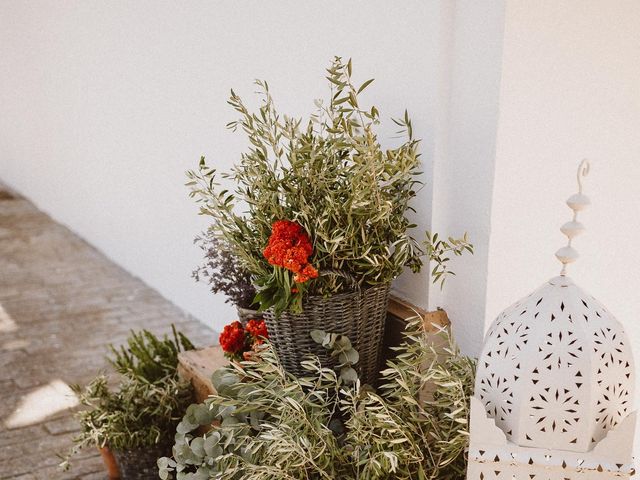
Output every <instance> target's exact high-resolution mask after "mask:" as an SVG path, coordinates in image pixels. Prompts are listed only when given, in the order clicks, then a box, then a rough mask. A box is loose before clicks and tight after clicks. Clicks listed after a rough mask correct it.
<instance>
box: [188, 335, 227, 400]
mask: <svg viewBox="0 0 640 480" xmlns="http://www.w3.org/2000/svg"><path fill="white" fill-rule="evenodd" d="M228 364H229V360H227V359H226V358H225V356H224V352H223V351H222V348H220V346H219V345H216V346H214V347H207V348H201V349H199V350H189V351H187V352H182V353H180V354H179V355H178V374H179V375H180V378H182V379H184V380H187V381H190V382H191V385H193V389H194V395H195V400H196V402H198V403H202V402H203V401H204V400H205V399H206V398H207V397H208V396H209V395H213V394H214V393H216V391H215V389H214V388H213V384H212V383H211V375H212V374H213V372H215V371H216V370H217V369H218V368H220V367H224V366H225V365H228Z"/></svg>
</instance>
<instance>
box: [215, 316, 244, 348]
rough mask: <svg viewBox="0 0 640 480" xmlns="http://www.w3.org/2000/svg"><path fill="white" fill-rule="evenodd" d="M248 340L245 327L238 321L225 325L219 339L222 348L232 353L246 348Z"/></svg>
mask: <svg viewBox="0 0 640 480" xmlns="http://www.w3.org/2000/svg"><path fill="white" fill-rule="evenodd" d="M246 340H247V339H246V334H245V332H244V328H243V327H242V324H241V323H240V322H238V321H235V322H233V323H230V324H229V325H225V327H224V329H223V330H222V333H221V334H220V338H219V339H218V341H219V342H220V346H221V347H222V350H224V351H225V352H226V353H230V354H235V353H240V352H241V351H242V350H243V349H244V348H245V344H246V343H247V342H246Z"/></svg>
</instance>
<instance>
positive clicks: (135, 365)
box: [62, 326, 193, 468]
mask: <svg viewBox="0 0 640 480" xmlns="http://www.w3.org/2000/svg"><path fill="white" fill-rule="evenodd" d="M172 329H173V337H172V338H169V337H167V336H165V337H164V338H163V339H159V338H157V337H156V336H155V335H153V334H152V333H150V332H148V331H147V330H142V331H140V332H137V333H136V332H131V336H130V337H129V339H128V342H127V345H126V346H123V347H121V348H119V349H115V348H114V347H113V346H112V347H111V350H112V353H113V358H110V359H109V362H110V363H111V364H112V365H113V366H114V367H115V369H116V371H117V372H118V373H119V374H120V377H119V382H118V385H117V388H115V389H114V388H110V383H111V382H110V379H109V378H108V377H107V376H106V375H103V374H102V375H99V376H97V377H96V378H94V379H93V380H92V381H91V382H90V383H89V384H88V385H86V386H85V387H81V386H79V385H73V386H72V388H73V390H74V392H75V393H76V394H77V395H78V397H79V399H80V402H81V404H82V405H84V406H85V407H86V408H84V409H83V410H81V411H79V412H78V413H77V414H76V419H77V420H78V421H79V423H80V425H81V427H82V428H81V432H80V434H79V435H78V436H76V437H75V438H74V443H75V445H74V447H73V449H72V451H71V452H70V454H69V455H68V456H67V457H66V460H65V461H64V462H63V464H62V466H63V467H64V468H68V467H69V458H70V457H71V456H73V455H74V454H76V453H77V452H78V451H79V450H81V449H82V448H84V447H87V446H96V445H97V446H99V447H104V446H105V445H108V446H109V448H111V449H115V450H129V449H133V448H138V447H146V446H151V445H156V444H161V445H170V443H171V441H172V437H173V434H174V432H175V427H176V425H177V424H178V422H179V421H180V419H181V418H182V416H183V415H184V413H185V411H186V409H187V407H188V406H189V404H190V403H191V402H192V401H193V394H192V389H191V385H190V384H188V383H185V382H182V381H180V380H179V378H178V374H177V365H178V353H179V352H180V351H181V350H185V349H191V348H193V345H192V343H191V342H190V341H189V340H188V339H187V338H186V337H185V336H184V335H183V334H182V333H178V332H177V331H176V329H175V327H173V326H172Z"/></svg>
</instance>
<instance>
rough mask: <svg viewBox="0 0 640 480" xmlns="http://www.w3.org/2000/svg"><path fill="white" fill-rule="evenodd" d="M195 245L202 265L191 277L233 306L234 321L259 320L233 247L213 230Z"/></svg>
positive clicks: (252, 291) (251, 289)
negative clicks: (202, 259)
mask: <svg viewBox="0 0 640 480" xmlns="http://www.w3.org/2000/svg"><path fill="white" fill-rule="evenodd" d="M195 243H196V244H197V245H198V246H199V247H200V248H201V249H202V250H203V251H204V257H205V262H204V263H203V264H202V265H200V266H199V267H198V268H197V269H196V270H194V271H193V275H192V276H193V278H194V279H195V280H196V281H198V282H200V281H203V282H206V283H208V284H209V287H210V290H211V292H213V293H223V294H225V295H226V296H227V299H226V301H225V302H227V303H229V302H230V303H232V304H234V305H235V306H236V309H237V311H238V319H239V320H240V322H242V323H243V324H246V323H247V322H248V321H249V320H251V319H261V318H262V314H261V313H259V312H258V311H257V310H256V309H254V308H252V306H253V301H254V298H255V296H256V289H255V287H254V286H253V283H252V281H251V273H250V272H249V271H248V270H247V269H246V268H244V267H243V265H242V263H241V262H240V261H239V259H238V258H237V257H236V255H235V254H234V249H233V247H232V246H231V245H229V243H228V242H227V241H226V240H225V239H224V238H220V237H217V236H216V232H215V229H213V228H211V229H208V230H207V231H206V232H204V233H203V234H202V235H201V236H198V237H196V239H195Z"/></svg>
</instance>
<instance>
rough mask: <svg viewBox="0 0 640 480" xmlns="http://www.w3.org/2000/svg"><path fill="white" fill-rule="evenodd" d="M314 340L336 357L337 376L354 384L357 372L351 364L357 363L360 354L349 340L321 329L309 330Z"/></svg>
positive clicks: (347, 382)
mask: <svg viewBox="0 0 640 480" xmlns="http://www.w3.org/2000/svg"><path fill="white" fill-rule="evenodd" d="M309 334H310V335H311V338H312V339H313V341H314V342H316V343H317V344H319V345H322V346H323V347H324V348H326V349H327V350H330V351H331V356H332V357H337V358H338V365H337V366H336V368H337V369H338V371H339V378H340V380H342V381H343V382H344V383H346V384H355V383H356V382H357V381H358V373H357V372H356V371H355V369H354V368H353V365H355V364H356V363H358V361H359V360H360V355H359V354H358V352H357V350H356V349H355V348H353V346H352V345H351V340H349V338H348V337H346V336H344V335H340V334H337V333H327V332H325V331H323V330H311V332H310V333H309Z"/></svg>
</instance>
